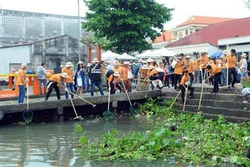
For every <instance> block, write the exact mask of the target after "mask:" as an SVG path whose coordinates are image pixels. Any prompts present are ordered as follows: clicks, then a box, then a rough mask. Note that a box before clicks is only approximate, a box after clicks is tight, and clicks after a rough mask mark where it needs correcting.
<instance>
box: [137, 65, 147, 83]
mask: <svg viewBox="0 0 250 167" xmlns="http://www.w3.org/2000/svg"><path fill="white" fill-rule="evenodd" d="M148 74H149V71H148V67H147V65H143V66H142V67H141V68H140V70H139V76H140V80H144V79H145V78H147V76H148Z"/></svg>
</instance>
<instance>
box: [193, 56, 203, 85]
mask: <svg viewBox="0 0 250 167" xmlns="http://www.w3.org/2000/svg"><path fill="white" fill-rule="evenodd" d="M193 65H194V83H198V82H200V80H199V78H200V68H199V60H198V59H197V60H195V61H194V62H193ZM200 83H201V82H200Z"/></svg>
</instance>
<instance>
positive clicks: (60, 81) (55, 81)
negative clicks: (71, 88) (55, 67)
mask: <svg viewBox="0 0 250 167" xmlns="http://www.w3.org/2000/svg"><path fill="white" fill-rule="evenodd" d="M67 78H69V76H68V74H67V73H66V72H65V73H61V74H54V75H52V76H51V77H50V78H49V82H48V83H47V85H46V87H47V88H48V92H47V94H46V96H45V101H47V100H48V99H49V96H50V94H51V92H52V90H53V89H55V91H56V96H57V99H58V100H60V99H61V98H60V89H59V88H62V89H64V90H65V92H67V90H68V89H67V88H65V86H63V85H64V83H65V81H66V79H67Z"/></svg>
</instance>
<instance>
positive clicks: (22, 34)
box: [0, 9, 85, 47]
mask: <svg viewBox="0 0 250 167" xmlns="http://www.w3.org/2000/svg"><path fill="white" fill-rule="evenodd" d="M81 21H82V22H83V21H85V19H84V18H81ZM64 34H68V35H70V36H71V37H73V38H79V37H80V34H79V24H78V17H77V16H64V15H54V14H45V13H33V12H24V11H15V10H4V9H0V47H1V46H10V45H16V44H23V43H27V42H32V41H37V40H41V39H46V38H51V37H55V36H60V35H64Z"/></svg>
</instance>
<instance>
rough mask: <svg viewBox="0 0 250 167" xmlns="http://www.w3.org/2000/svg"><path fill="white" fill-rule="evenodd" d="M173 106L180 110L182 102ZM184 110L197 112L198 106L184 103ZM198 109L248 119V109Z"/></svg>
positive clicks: (208, 112)
mask: <svg viewBox="0 0 250 167" xmlns="http://www.w3.org/2000/svg"><path fill="white" fill-rule="evenodd" d="M175 107H176V109H177V110H179V111H182V109H183V104H180V103H177V104H176V105H175ZM185 111H192V112H198V106H194V105H186V108H185ZM200 111H202V112H203V113H206V114H213V115H218V114H221V115H223V116H229V117H239V118H246V119H248V120H250V111H246V110H240V109H228V108H218V107H210V106H201V109H200Z"/></svg>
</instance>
